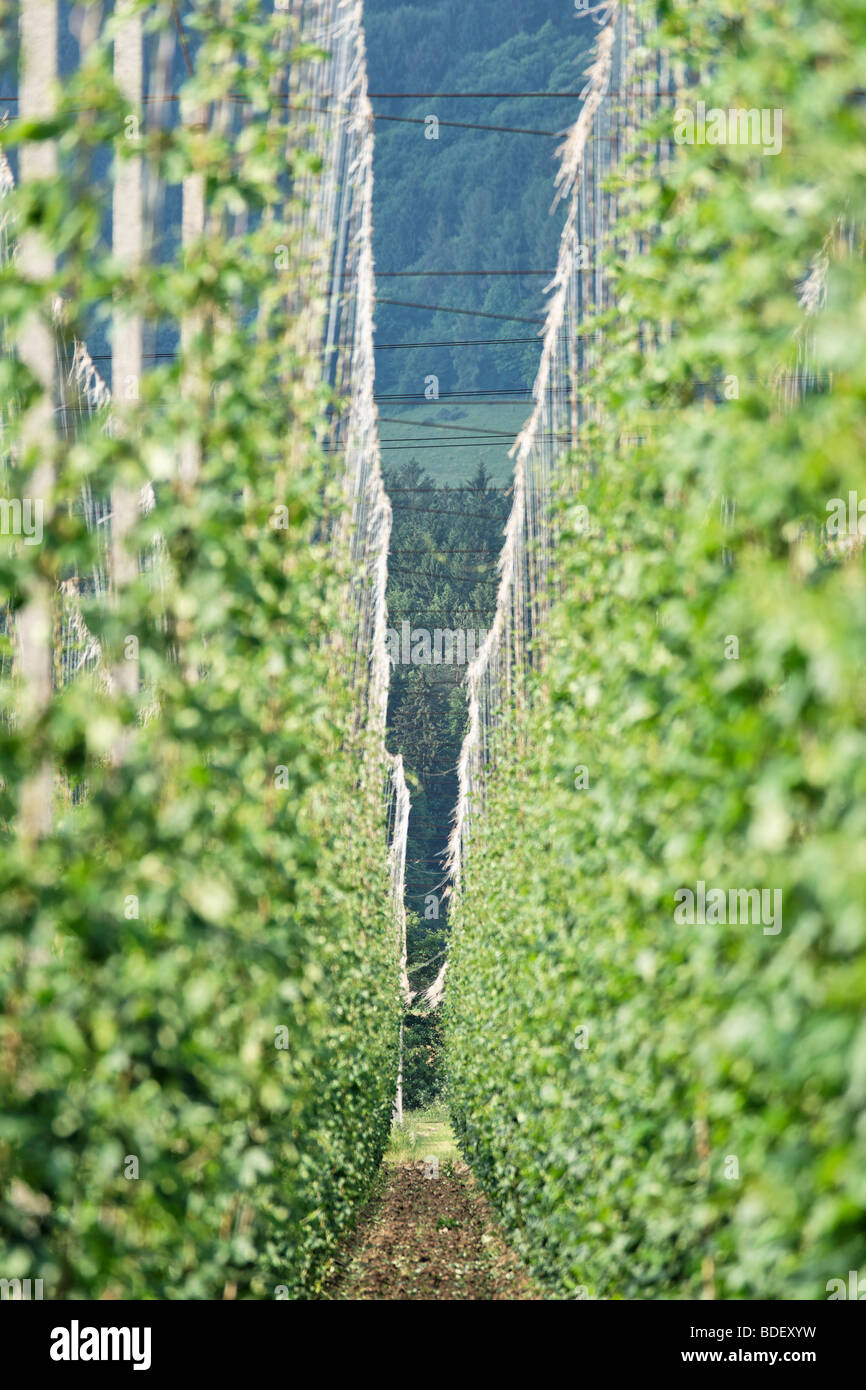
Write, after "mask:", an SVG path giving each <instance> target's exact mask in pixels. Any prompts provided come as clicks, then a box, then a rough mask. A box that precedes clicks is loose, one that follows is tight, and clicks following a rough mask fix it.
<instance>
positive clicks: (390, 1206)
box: [326, 1112, 541, 1301]
mask: <svg viewBox="0 0 866 1390" xmlns="http://www.w3.org/2000/svg"><path fill="white" fill-rule="evenodd" d="M429 1113H430V1112H426V1114H425V1115H424V1116H423V1117H418V1118H417V1119H415V1120H413V1119H412V1117H407V1125H408V1133H407V1132H406V1130H405V1129H404V1131H403V1132H400V1131H397V1132H396V1134H395V1140H394V1143H393V1144H392V1149H391V1151H390V1153H389V1155H388V1157H386V1161H385V1164H384V1165H383V1169H382V1173H381V1174H380V1177H379V1182H378V1186H377V1190H376V1191H375V1192H374V1195H373V1198H372V1200H371V1201H370V1203H369V1205H368V1207H367V1210H366V1212H365V1213H364V1215H363V1216H362V1218H361V1220H360V1222H359V1224H358V1226H357V1228H356V1230H355V1232H354V1234H353V1235H352V1236H351V1237H350V1239H349V1241H348V1243H347V1245H346V1246H345V1247H344V1250H343V1251H342V1253H341V1256H340V1259H339V1261H338V1272H337V1274H336V1276H335V1278H334V1280H333V1281H332V1283H331V1285H330V1287H329V1290H328V1292H327V1294H326V1297H327V1298H330V1299H348V1300H356V1299H378V1300H390V1299H409V1300H419V1301H431V1300H435V1301H438V1300H440V1299H450V1300H455V1299H469V1300H473V1299H478V1300H484V1301H487V1300H498V1299H520V1300H524V1299H525V1300H534V1299H538V1298H540V1297H541V1295H540V1294H539V1292H538V1290H537V1289H535V1288H533V1286H532V1284H531V1282H530V1280H529V1278H528V1277H527V1275H526V1273H525V1272H524V1270H523V1269H522V1268H521V1266H520V1264H519V1263H518V1261H517V1258H516V1256H515V1255H514V1254H513V1252H512V1251H511V1250H509V1248H508V1246H507V1245H506V1243H505V1241H504V1239H503V1236H502V1233H501V1231H500V1230H499V1228H498V1227H497V1225H496V1223H495V1221H494V1219H493V1216H492V1213H491V1211H490V1208H489V1206H488V1204H487V1202H486V1201H485V1199H484V1196H483V1194H482V1193H481V1192H480V1190H479V1188H478V1186H477V1184H476V1182H475V1180H474V1178H473V1176H472V1174H471V1172H470V1170H469V1168H468V1167H467V1166H466V1164H465V1163H462V1162H461V1161H460V1160H459V1159H458V1158H457V1157H456V1150H455V1149H454V1142H453V1136H452V1135H451V1132H450V1126H449V1125H448V1123H447V1120H442V1119H440V1118H439V1117H436V1118H434V1119H433V1120H431V1119H429V1118H428V1116H429ZM407 1149H408V1152H407Z"/></svg>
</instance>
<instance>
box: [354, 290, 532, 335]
mask: <svg viewBox="0 0 866 1390" xmlns="http://www.w3.org/2000/svg"><path fill="white" fill-rule="evenodd" d="M376 303H377V304H393V305H396V307H397V308H399V309H429V310H431V312H433V313H442V314H466V315H467V316H468V317H469V318H473V319H501V320H503V321H504V322H506V323H537V324H538V326H539V328H541V327H542V326H543V324H544V319H543V318H534V319H528V318H517V317H516V316H515V315H514V314H491V313H490V312H489V311H487V310H484V309H456V308H455V307H454V305H453V304H417V303H416V302H415V301H414V300H411V299H382V298H380V297H379V296H378V295H377V297H376Z"/></svg>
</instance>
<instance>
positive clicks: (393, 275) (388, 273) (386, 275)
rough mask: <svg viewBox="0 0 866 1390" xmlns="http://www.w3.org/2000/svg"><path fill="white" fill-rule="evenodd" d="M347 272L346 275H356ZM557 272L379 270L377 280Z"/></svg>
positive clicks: (553, 272)
mask: <svg viewBox="0 0 866 1390" xmlns="http://www.w3.org/2000/svg"><path fill="white" fill-rule="evenodd" d="M354 274H355V272H354V271H346V272H345V275H347V276H348V275H354ZM555 274H556V271H555V270H377V271H376V279H377V280H394V279H397V278H398V277H399V276H419V275H555Z"/></svg>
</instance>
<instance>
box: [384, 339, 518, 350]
mask: <svg viewBox="0 0 866 1390" xmlns="http://www.w3.org/2000/svg"><path fill="white" fill-rule="evenodd" d="M501 343H536V344H537V345H538V346H539V347H540V346H541V339H540V338H539V337H538V336H536V337H534V338H439V339H435V338H434V339H433V340H432V341H428V342H426V343H376V344H375V347H376V351H377V352H385V351H387V350H388V349H394V348H428V347H447V348H455V347H499V345H500V344H501Z"/></svg>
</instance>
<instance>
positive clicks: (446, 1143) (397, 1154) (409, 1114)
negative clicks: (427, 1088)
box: [385, 1101, 460, 1169]
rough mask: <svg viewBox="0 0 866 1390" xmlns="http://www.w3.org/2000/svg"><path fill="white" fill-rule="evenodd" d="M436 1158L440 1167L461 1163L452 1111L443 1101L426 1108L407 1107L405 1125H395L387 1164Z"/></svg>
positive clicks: (387, 1155) (386, 1154) (388, 1150)
mask: <svg viewBox="0 0 866 1390" xmlns="http://www.w3.org/2000/svg"><path fill="white" fill-rule="evenodd" d="M427 1158H435V1159H437V1160H438V1162H439V1167H440V1169H441V1168H442V1167H443V1165H445V1164H454V1163H457V1162H459V1159H460V1155H459V1153H458V1151H457V1144H456V1142H455V1139H454V1131H453V1129H452V1128H451V1121H450V1119H449V1117H448V1110H447V1108H446V1106H445V1105H443V1104H442V1102H441V1101H437V1103H436V1104H435V1105H430V1106H428V1107H427V1108H426V1109H425V1110H407V1111H406V1112H405V1113H404V1115H403V1123H402V1125H394V1127H393V1128H392V1130H391V1139H390V1142H389V1144H388V1148H387V1150H386V1153H385V1162H386V1163H419V1162H422V1161H423V1160H425V1159H427Z"/></svg>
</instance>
